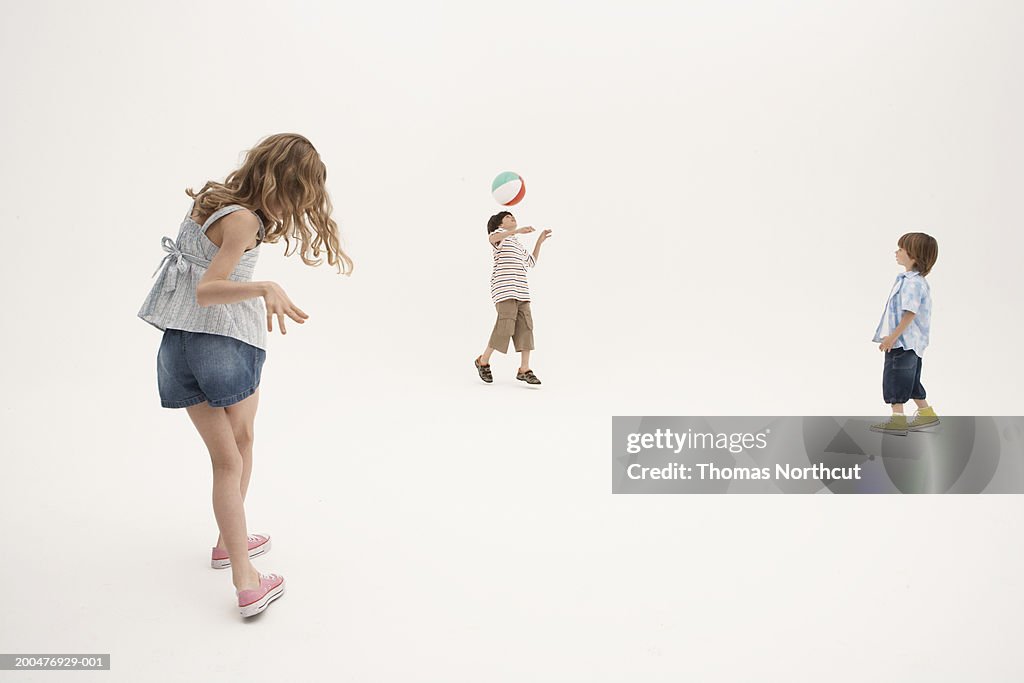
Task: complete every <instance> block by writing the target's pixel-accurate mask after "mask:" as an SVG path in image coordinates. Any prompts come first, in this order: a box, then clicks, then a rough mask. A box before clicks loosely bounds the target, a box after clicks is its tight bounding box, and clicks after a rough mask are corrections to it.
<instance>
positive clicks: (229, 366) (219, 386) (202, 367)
mask: <svg viewBox="0 0 1024 683" xmlns="http://www.w3.org/2000/svg"><path fill="white" fill-rule="evenodd" d="M266 358H267V352H266V351H264V350H263V349H258V348H256V347H255V346H252V345H251V344H246V343H245V342H243V341H239V340H238V339H235V338H233V337H225V336H223V335H220V334H207V333H205V332H185V331H184V330H165V331H164V338H163V341H161V342H160V351H159V352H158V353H157V356H156V379H157V385H158V386H159V388H160V404H161V405H163V407H164V408H186V407H188V406H194V405H196V404H197V403H202V402H204V401H206V402H208V403H209V404H210V405H211V406H213V407H214V408H223V407H225V406H229V405H231V404H233V403H238V402H239V401H241V400H242V399H245V398H247V397H249V396H251V395H252V394H253V393H254V392H255V391H256V388H257V387H259V385H260V373H261V372H262V371H263V361H264V360H266Z"/></svg>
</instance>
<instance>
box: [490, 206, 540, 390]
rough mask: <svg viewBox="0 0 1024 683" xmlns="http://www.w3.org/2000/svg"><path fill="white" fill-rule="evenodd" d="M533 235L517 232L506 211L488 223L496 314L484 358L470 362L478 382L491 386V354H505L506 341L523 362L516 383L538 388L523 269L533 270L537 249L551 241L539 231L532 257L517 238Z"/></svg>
mask: <svg viewBox="0 0 1024 683" xmlns="http://www.w3.org/2000/svg"><path fill="white" fill-rule="evenodd" d="M531 232H534V229H533V228H532V227H529V226H526V227H523V228H520V227H518V226H517V225H516V218H515V216H513V215H512V214H511V213H510V212H508V211H501V212H499V213H496V214H495V215H493V216H491V218H490V220H488V221H487V235H488V237H487V239H488V241H489V242H490V243H491V247H492V248H493V250H494V269H493V270H492V272H491V301H493V302H494V307H495V308H496V309H497V311H498V320H497V321H496V322H495V323H494V329H493V330H492V331H491V338H490V340H489V341H488V342H487V348H486V349H484V352H483V354H481V355H480V356H479V357H478V358H476V359H475V360H474V361H473V365H475V366H476V369H477V372H478V373H479V374H480V379H482V380H483V381H485V382H487V383H488V384H490V383H491V382H493V381H494V377H493V376H492V375H491V365H490V361H491V354H492V353H494V351H495V349H497V350H498V351H501V352H502V353H507V352H508V342H509V339H511V340H512V343H513V344H514V345H515V349H516V351H517V352H519V353H520V354H522V362H521V363H520V365H519V372H518V373H516V379H518V380H520V381H523V382H526V383H527V384H540V380H539V379H537V375H535V374H533V370H531V369H530V351H532V350H533V315H532V314H531V312H530V288H529V286H528V284H527V281H526V269H527V268H532V267H533V266H535V265H536V264H537V259H538V258H540V246H541V245H542V244H544V242H545V240H547V239H548V238H549V237H551V231H550V230H542V231H541V233H540V235H539V236H538V237H537V243H536V244H535V245H534V247H533V253H532V254H531V253H530V252H528V251H527V250H526V247H525V246H523V244H522V243H521V242H520V241H519V239H518V238H517V237H516V235H524V234H528V233H531Z"/></svg>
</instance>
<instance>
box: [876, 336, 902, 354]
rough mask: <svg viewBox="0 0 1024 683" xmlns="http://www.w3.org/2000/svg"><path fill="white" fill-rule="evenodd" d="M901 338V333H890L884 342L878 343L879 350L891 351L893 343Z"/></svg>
mask: <svg viewBox="0 0 1024 683" xmlns="http://www.w3.org/2000/svg"><path fill="white" fill-rule="evenodd" d="M897 339H899V335H897V334H890V335H889V336H888V337H886V338H885V339H883V340H882V343H881V344H879V345H878V350H879V351H891V350H892V346H893V344H895V343H896V340H897Z"/></svg>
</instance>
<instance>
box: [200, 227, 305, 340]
mask: <svg viewBox="0 0 1024 683" xmlns="http://www.w3.org/2000/svg"><path fill="white" fill-rule="evenodd" d="M220 223H221V234H222V240H221V245H220V249H218V251H217V253H216V254H215V255H214V257H213V261H211V262H210V266H209V267H208V268H207V269H206V272H205V273H203V277H202V278H201V279H200V280H199V284H198V285H197V286H196V303H198V304H199V305H200V306H212V305H215V304H234V303H238V302H239V301H246V300H247V299H255V298H256V297H260V296H262V297H263V299H264V301H265V302H266V306H267V331H268V332H273V331H274V329H273V325H272V321H273V316H275V315H276V316H277V320H278V327H279V328H280V329H281V334H286V333H287V332H286V331H285V328H284V316H286V315H287V316H288V317H289V318H291V319H292V320H294V321H295V322H297V323H304V322H306V318H308V317H309V316H308V315H306V314H305V313H304V312H303V311H302V310H301V309H300V308H299V307H298V306H296V305H295V304H293V303H292V301H291V299H289V298H288V295H287V294H285V292H284V290H283V289H282V288H281V286H280V285H278V284H277V283H276V282H270V281H263V282H235V281H234V280H229V279H228V277H229V276H230V275H231V273H232V271H234V269H235V266H237V265H238V262H239V261H240V260H241V258H242V254H243V253H245V248H246V247H247V246H249V244H250V243H251V242H252V240H253V237H255V236H256V235H257V233H258V232H259V228H260V225H259V220H258V219H257V218H256V216H255V215H253V214H252V213H250V212H248V211H235V212H234V213H230V214H228V215H227V216H225V217H224V218H221V219H220Z"/></svg>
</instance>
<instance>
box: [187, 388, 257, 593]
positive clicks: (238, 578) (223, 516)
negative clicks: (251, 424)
mask: <svg viewBox="0 0 1024 683" xmlns="http://www.w3.org/2000/svg"><path fill="white" fill-rule="evenodd" d="M186 410H187V411H188V416H189V418H191V420H192V424H194V425H195V427H196V430H198V432H199V435H200V436H201V437H202V438H203V442H204V443H205V444H206V449H207V450H208V451H209V452H210V461H211V463H212V464H213V514H214V516H215V517H216V518H217V526H218V527H219V528H220V531H221V535H222V536H223V537H224V545H225V547H226V549H227V551H228V557H229V558H230V559H231V580H232V582H233V583H234V584H235V588H236V589H238V590H242V589H247V588H258V587H259V585H260V576H259V572H257V571H256V568H255V567H253V566H252V562H250V561H249V544H248V541H247V540H246V537H247V532H246V526H245V508H244V507H243V505H242V491H241V483H242V481H241V480H242V454H241V453H240V452H239V450H238V444H236V443H235V435H234V432H233V431H232V429H231V422H230V420H228V414H227V411H226V409H224V408H213V407H211V406H210V404H209V403H200V404H198V405H194V406H189V407H188V408H186Z"/></svg>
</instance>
